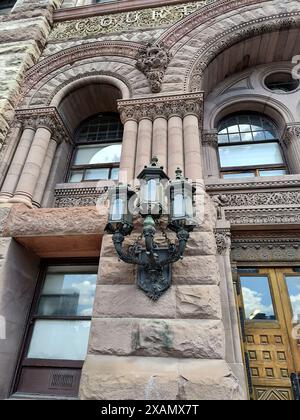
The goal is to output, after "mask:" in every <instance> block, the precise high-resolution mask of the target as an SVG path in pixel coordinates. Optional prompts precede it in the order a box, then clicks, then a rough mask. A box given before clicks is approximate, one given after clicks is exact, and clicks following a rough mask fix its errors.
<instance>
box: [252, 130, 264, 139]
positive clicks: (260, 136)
mask: <svg viewBox="0 0 300 420" xmlns="http://www.w3.org/2000/svg"><path fill="white" fill-rule="evenodd" d="M253 139H254V141H264V140H266V137H265V133H264V131H257V132H255V133H253Z"/></svg>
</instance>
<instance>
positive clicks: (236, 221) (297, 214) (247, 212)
mask: <svg viewBox="0 0 300 420" xmlns="http://www.w3.org/2000/svg"><path fill="white" fill-rule="evenodd" d="M225 216H226V220H229V221H230V223H231V224H232V225H259V226H261V225H299V224H300V210H299V205H297V206H295V207H281V208H280V207H277V208H257V209H254V208H250V209H245V208H240V209H239V208H230V209H225Z"/></svg>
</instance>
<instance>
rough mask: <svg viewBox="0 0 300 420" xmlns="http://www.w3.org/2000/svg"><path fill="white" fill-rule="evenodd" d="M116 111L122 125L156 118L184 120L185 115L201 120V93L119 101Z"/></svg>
mask: <svg viewBox="0 0 300 420" xmlns="http://www.w3.org/2000/svg"><path fill="white" fill-rule="evenodd" d="M118 109H119V112H120V115H121V120H122V122H123V124H124V123H125V122H126V121H129V120H133V121H137V122H139V121H140V120H142V119H145V118H147V119H150V120H151V121H154V120H155V119H156V118H165V119H169V118H171V117H173V116H178V117H180V118H184V117H185V116H187V115H195V116H197V118H199V119H200V120H202V114H203V93H202V92H200V93H193V94H183V95H170V96H159V97H154V98H140V99H132V100H119V101H118Z"/></svg>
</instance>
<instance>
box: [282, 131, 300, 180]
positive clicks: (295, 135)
mask: <svg viewBox="0 0 300 420" xmlns="http://www.w3.org/2000/svg"><path fill="white" fill-rule="evenodd" d="M281 145H282V148H283V150H284V152H285V157H286V160H287V163H288V167H289V170H290V172H291V173H292V174H300V123H297V124H288V125H287V128H286V132H285V134H284V136H283V140H282V142H281Z"/></svg>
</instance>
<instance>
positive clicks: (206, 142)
mask: <svg viewBox="0 0 300 420" xmlns="http://www.w3.org/2000/svg"><path fill="white" fill-rule="evenodd" d="M202 143H203V146H210V147H213V148H215V149H217V148H218V130H209V131H204V132H203V138H202Z"/></svg>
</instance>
